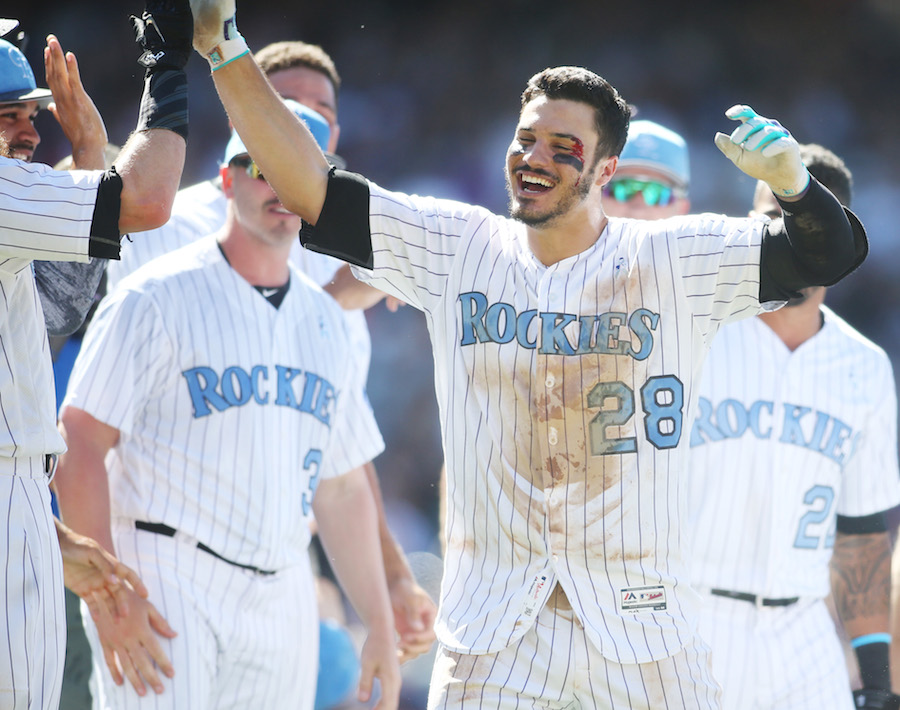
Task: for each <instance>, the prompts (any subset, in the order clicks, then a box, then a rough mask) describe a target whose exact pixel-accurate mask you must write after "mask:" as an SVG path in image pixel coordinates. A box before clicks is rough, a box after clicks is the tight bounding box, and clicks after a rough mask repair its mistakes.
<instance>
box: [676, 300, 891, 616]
mask: <svg viewBox="0 0 900 710" xmlns="http://www.w3.org/2000/svg"><path fill="white" fill-rule="evenodd" d="M822 312H823V314H824V325H823V327H822V329H821V330H820V331H819V332H818V333H816V335H814V336H813V337H812V338H810V339H809V340H807V341H806V342H805V343H803V344H802V345H801V346H800V347H798V348H797V349H796V350H795V351H793V352H791V351H790V350H789V349H788V348H787V346H785V344H784V343H783V341H782V340H781V339H780V338H779V337H778V336H777V335H776V334H775V333H774V331H772V330H771V329H770V328H769V327H768V326H767V325H766V324H765V323H764V322H763V321H762V320H760V319H758V318H753V319H750V320H747V321H744V322H741V323H736V324H734V325H729V326H728V327H727V328H723V329H722V331H721V332H720V333H719V335H717V336H716V339H715V342H714V343H713V346H712V350H711V351H710V354H709V357H708V359H707V362H706V365H705V369H704V373H703V378H702V380H701V384H700V388H699V395H700V400H699V403H698V404H699V406H698V412H697V419H696V421H695V422H694V425H693V431H692V433H691V452H690V464H691V465H690V470H691V474H690V477H689V491H690V504H691V517H692V524H691V530H692V537H693V544H692V553H691V563H692V565H693V571H692V574H693V579H694V581H695V583H696V584H698V585H702V586H706V587H712V588H720V589H729V590H735V591H741V592H750V593H753V594H757V595H760V596H763V597H775V598H784V597H795V596H799V597H807V596H808V597H818V598H824V597H825V596H827V595H828V592H829V589H830V582H829V571H828V563H829V560H830V559H831V554H832V547H833V543H834V534H835V522H836V516H837V515H838V514H840V515H845V516H850V517H859V516H865V515H871V514H872V513H877V512H880V511H883V510H886V509H888V508H890V507H892V506H894V505H896V504H898V503H900V472H898V464H897V401H896V394H895V389H894V376H893V372H892V369H891V364H890V361H889V360H888V358H887V355H885V353H884V351H883V350H882V349H881V348H879V347H878V346H877V345H875V344H873V343H872V342H870V341H869V340H867V339H865V338H864V337H863V336H861V335H860V334H859V333H857V332H856V331H855V330H854V329H853V328H851V327H850V326H849V325H848V324H847V323H846V322H844V321H843V320H842V319H841V318H840V317H838V316H837V315H835V314H834V313H833V312H831V311H830V310H829V309H827V308H824V307H823V308H822Z"/></svg>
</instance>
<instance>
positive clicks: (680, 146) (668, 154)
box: [619, 121, 691, 189]
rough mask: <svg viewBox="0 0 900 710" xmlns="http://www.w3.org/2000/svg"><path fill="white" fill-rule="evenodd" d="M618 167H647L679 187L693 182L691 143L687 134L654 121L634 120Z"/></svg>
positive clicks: (685, 187) (685, 186) (684, 187)
mask: <svg viewBox="0 0 900 710" xmlns="http://www.w3.org/2000/svg"><path fill="white" fill-rule="evenodd" d="M619 167H620V168H624V167H635V168H648V169H652V170H656V171H659V172H660V173H662V174H663V175H666V176H668V177H669V179H671V180H672V182H673V183H674V184H675V185H676V186H677V187H680V188H683V189H687V187H688V185H689V184H690V182H691V169H690V163H689V162H688V147H687V143H686V142H685V140H684V138H682V137H681V136H680V135H678V134H677V133H675V131H672V130H669V129H668V128H666V127H665V126H661V125H659V124H658V123H654V122H653V121H632V122H631V125H630V126H629V128H628V140H627V141H625V147H624V148H623V149H622V154H621V155H620V156H619Z"/></svg>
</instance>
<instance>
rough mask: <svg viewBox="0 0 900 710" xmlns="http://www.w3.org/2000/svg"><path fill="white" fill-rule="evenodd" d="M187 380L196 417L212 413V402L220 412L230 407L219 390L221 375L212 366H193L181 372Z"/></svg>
mask: <svg viewBox="0 0 900 710" xmlns="http://www.w3.org/2000/svg"><path fill="white" fill-rule="evenodd" d="M181 374H182V375H184V379H185V380H187V386H188V392H189V393H190V395H191V403H192V404H193V405H194V417H195V418H198V419H199V418H200V417H205V416H206V415H207V414H210V413H211V412H212V410H211V409H210V408H209V405H210V404H211V405H212V406H213V407H215V408H216V409H217V410H219V411H220V412H222V411H224V410H226V409H228V402H226V401H225V398H224V397H222V395H220V394H219V393H218V392H216V385H217V384H219V376H218V375H216V373H215V370H213V369H212V368H210V367H192V368H191V369H190V370H185V371H184V372H182V373H181Z"/></svg>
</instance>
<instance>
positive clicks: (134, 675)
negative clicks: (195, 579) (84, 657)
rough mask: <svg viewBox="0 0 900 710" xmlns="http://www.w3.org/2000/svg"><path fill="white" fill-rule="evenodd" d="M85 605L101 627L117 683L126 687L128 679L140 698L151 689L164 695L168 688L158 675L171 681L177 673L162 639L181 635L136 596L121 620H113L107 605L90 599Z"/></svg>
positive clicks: (151, 605)
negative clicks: (165, 688)
mask: <svg viewBox="0 0 900 710" xmlns="http://www.w3.org/2000/svg"><path fill="white" fill-rule="evenodd" d="M129 591H130V590H129ZM85 601H86V602H87V605H88V609H89V610H90V612H91V618H92V619H93V620H94V623H95V624H96V625H97V632H98V635H99V636H100V645H101V646H102V647H103V658H104V660H105V661H106V665H107V667H108V668H109V672H110V675H112V678H113V680H114V681H115V683H116V684H117V685H122V684H123V683H124V682H125V678H128V680H129V682H130V683H131V685H132V686H134V689H135V691H136V692H137V694H138V695H140V696H144V695H146V694H147V685H149V686H150V687H151V688H153V690H154V691H155V692H156V693H157V694H160V693H162V692H163V690H164V686H163V684H162V681H161V680H160V677H159V673H158V671H160V670H161V671H162V672H163V673H164V674H165V675H166V677H168V678H171V677H172V676H174V675H175V669H174V668H172V662H171V661H170V660H169V658H168V656H166V654H165V652H164V651H163V649H162V646H161V645H160V643H159V639H158V636H163V637H165V638H174V637H175V636H176V635H177V634H176V633H175V631H173V630H172V628H171V627H170V626H169V624H168V622H167V621H166V620H165V619H164V618H163V616H162V614H160V613H159V612H158V611H157V610H156V607H154V606H153V604H151V603H150V602H149V601H147V600H146V599H143V598H141V597H140V596H138V595H137V594H136V593H134V592H131V597H130V599H129V600H128V614H127V615H126V616H124V617H119V618H113V616H112V615H111V614H110V613H109V609H108V607H106V606H105V605H102V604H97V603H95V600H92V599H90V598H88V599H85ZM123 676H124V677H123Z"/></svg>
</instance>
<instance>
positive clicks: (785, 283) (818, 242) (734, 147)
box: [715, 106, 868, 301]
mask: <svg viewBox="0 0 900 710" xmlns="http://www.w3.org/2000/svg"><path fill="white" fill-rule="evenodd" d="M725 115H726V116H727V117H728V118H731V119H733V120H735V121H740V123H741V125H739V126H738V127H737V128H735V129H734V131H733V132H732V133H731V135H730V136H728V135H725V134H724V133H718V134H716V138H715V142H716V146H717V147H718V148H719V150H721V151H722V152H723V153H724V154H725V155H726V156H727V157H728V159H729V160H731V161H732V162H733V163H734V164H735V165H736V166H737V167H738V168H740V169H741V170H742V171H743V172H744V173H746V174H747V175H749V176H751V177H754V178H756V179H757V180H762V181H763V182H765V183H766V184H767V185H768V186H769V187H770V188H771V190H772V192H773V193H774V194H775V197H776V198H777V199H778V202H779V203H780V204H781V207H782V211H783V213H784V218H783V220H773V222H772V223H771V224H770V225H769V227H767V230H768V232H767V234H766V237H765V240H764V243H763V254H762V259H761V264H760V300H761V301H773V300H786V299H787V298H789V297H791V296H794V295H796V293H797V292H798V291H799V290H800V289H802V288H806V287H809V286H830V285H832V284H834V283H836V282H837V281H839V280H840V279H842V278H843V277H844V276H846V275H847V274H848V273H850V272H851V271H853V269H855V268H856V267H857V266H859V264H861V263H862V261H863V259H865V257H866V254H867V253H868V243H867V241H866V235H865V230H864V229H863V226H862V224H860V222H859V220H858V219H856V217H855V216H854V215H853V213H852V212H850V211H849V210H845V209H844V208H843V207H842V206H841V204H840V202H838V200H837V198H835V197H834V195H832V194H831V193H830V192H829V191H828V190H827V189H826V188H824V187H823V186H822V185H821V184H819V183H818V182H817V181H816V179H815V178H813V177H812V176H811V175H810V174H809V171H808V170H807V169H806V167H805V166H804V165H803V161H802V160H801V158H800V146H799V145H798V143H797V141H796V140H794V138H793V136H791V134H790V133H789V132H788V131H787V130H786V129H785V128H784V127H783V126H782V125H781V124H780V123H778V121H775V120H772V119H768V118H764V117H763V116H760V115H758V114H757V113H756V112H755V111H754V110H753V109H752V108H750V107H749V106H732V107H731V108H730V109H728V111H727V112H726V113H725Z"/></svg>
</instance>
